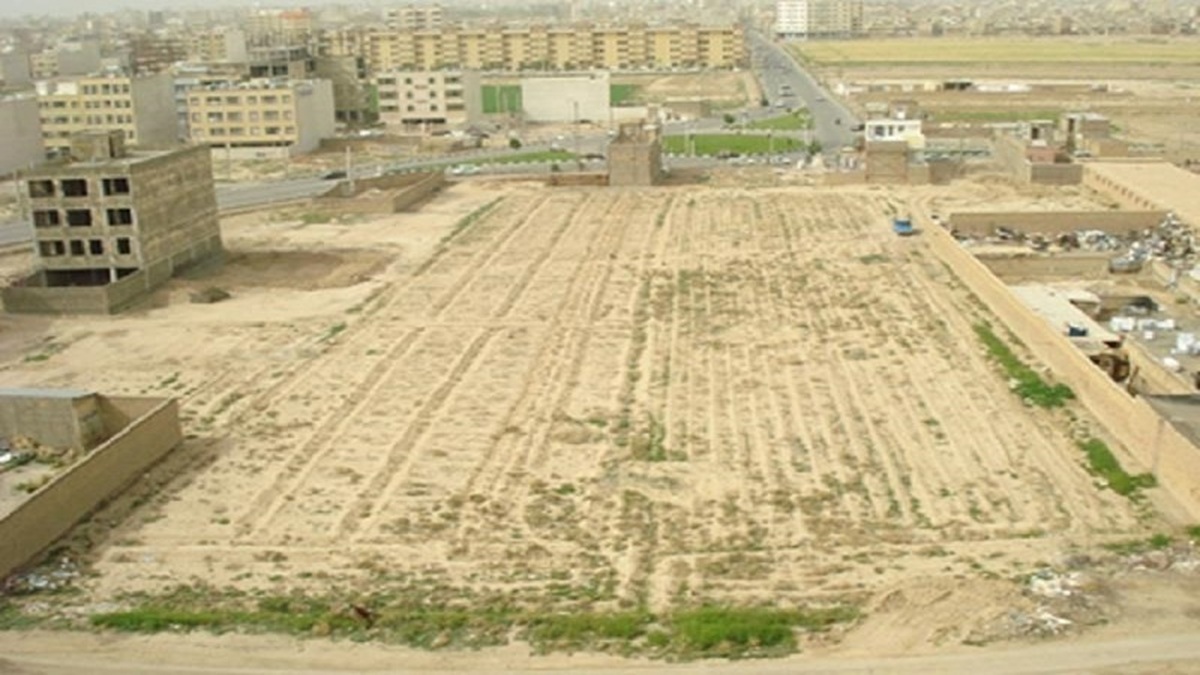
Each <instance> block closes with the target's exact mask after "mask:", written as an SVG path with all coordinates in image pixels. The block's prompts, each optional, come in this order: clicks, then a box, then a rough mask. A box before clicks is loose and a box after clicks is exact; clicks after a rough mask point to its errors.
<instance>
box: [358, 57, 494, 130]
mask: <svg viewBox="0 0 1200 675" xmlns="http://www.w3.org/2000/svg"><path fill="white" fill-rule="evenodd" d="M374 83H375V88H376V91H377V92H378V96H379V119H380V121H382V122H383V123H384V124H387V125H388V126H389V127H397V128H401V129H404V130H409V131H412V130H431V129H439V128H442V127H445V126H447V125H452V124H460V123H462V122H465V121H466V119H467V90H466V88H465V86H464V81H463V73H462V72H460V71H427V70H421V71H414V70H403V71H392V72H388V73H381V74H379V75H377V76H376V77H375V80H374ZM476 91H478V89H476Z"/></svg>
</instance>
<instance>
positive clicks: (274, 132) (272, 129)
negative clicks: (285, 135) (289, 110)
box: [267, 127, 279, 136]
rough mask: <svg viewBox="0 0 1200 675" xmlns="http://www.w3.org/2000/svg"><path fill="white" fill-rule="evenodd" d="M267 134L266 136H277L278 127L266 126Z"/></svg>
mask: <svg viewBox="0 0 1200 675" xmlns="http://www.w3.org/2000/svg"><path fill="white" fill-rule="evenodd" d="M267 135H268V136H278V135H279V127H267Z"/></svg>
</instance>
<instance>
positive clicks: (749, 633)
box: [0, 586, 859, 659]
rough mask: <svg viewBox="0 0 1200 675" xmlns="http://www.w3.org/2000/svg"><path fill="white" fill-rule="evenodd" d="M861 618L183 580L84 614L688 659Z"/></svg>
mask: <svg viewBox="0 0 1200 675" xmlns="http://www.w3.org/2000/svg"><path fill="white" fill-rule="evenodd" d="M425 600H428V598H426V599H425ZM858 616H859V612H858V609H857V608H856V607H852V606H848V605H836V606H831V607H821V608H797V609H775V608H759V607H748V608H731V607H721V606H703V607H698V608H691V609H684V610H679V611H676V612H674V613H670V614H664V615H655V614H652V613H650V612H648V611H645V610H629V611H618V612H609V611H587V610H577V609H576V610H571V611H548V610H529V609H521V608H518V607H516V606H514V605H512V604H506V603H503V602H500V603H490V604H485V605H483V606H482V607H480V608H479V609H467V608H460V607H451V606H449V605H442V604H439V603H436V602H434V603H431V602H426V601H422V600H420V599H415V598H409V599H407V600H405V601H397V600H396V599H395V598H390V597H379V598H365V599H362V600H361V602H359V603H345V602H340V603H339V602H334V601H331V600H330V599H328V598H313V597H308V596H304V595H299V594H293V595H285V596H273V597H263V598H258V599H252V598H249V597H247V596H245V595H244V594H241V593H235V592H233V591H228V592H221V591H216V590H213V589H208V588H204V587H188V586H181V587H179V588H178V589H176V590H174V591H171V592H170V593H167V594H164V595H161V596H156V597H145V596H143V597H141V598H140V601H139V602H137V603H136V604H135V605H134V606H132V607H130V608H129V609H125V610H122V611H116V612H104V613H98V614H93V615H91V616H90V617H89V619H88V620H89V623H90V624H91V625H92V626H94V627H97V628H102V629H107V630H115V631H121V632H130V633H157V632H164V631H177V632H187V631H192V630H206V631H212V632H217V633H220V632H225V631H234V630H237V631H243V632H264V633H286V634H293V635H316V636H331V637H345V638H350V639H354V640H379V641H382V642H387V643H393V644H404V645H409V646H413V647H421V648H434V649H436V648H441V647H448V646H459V647H479V646H486V645H498V644H504V643H506V642H507V641H508V639H509V638H510V637H511V636H513V635H518V636H521V637H523V638H524V639H526V640H528V641H529V643H530V644H531V645H532V646H533V647H534V648H535V649H537V650H538V651H542V652H547V651H563V650H567V651H573V650H581V649H591V650H603V651H616V652H620V653H625V654H644V655H649V656H655V657H670V658H683V659H690V658H706V657H761V656H780V655H784V654H788V653H791V652H794V651H795V650H796V648H797V641H796V636H797V632H798V631H810V632H821V631H826V630H828V629H829V628H831V627H833V626H835V625H837V624H843V623H848V622H852V621H854V620H856V619H857V618H858ZM29 621H30V619H28V618H26V617H23V616H22V615H21V614H20V613H19V612H18V611H16V610H15V609H13V607H10V606H8V605H0V625H3V626H17V625H26V624H27V623H28V622H29Z"/></svg>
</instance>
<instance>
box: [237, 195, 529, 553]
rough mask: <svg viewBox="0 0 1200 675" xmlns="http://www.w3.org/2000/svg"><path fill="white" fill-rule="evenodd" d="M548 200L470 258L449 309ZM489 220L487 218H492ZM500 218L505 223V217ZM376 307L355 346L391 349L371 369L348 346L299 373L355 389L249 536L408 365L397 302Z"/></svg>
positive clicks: (261, 505) (286, 474)
mask: <svg viewBox="0 0 1200 675" xmlns="http://www.w3.org/2000/svg"><path fill="white" fill-rule="evenodd" d="M545 201H546V200H545V198H540V199H536V200H534V204H533V206H532V208H529V209H527V210H523V211H522V212H520V214H519V215H520V216H521V217H519V218H517V219H515V220H514V221H512V222H511V223H510V224H508V226H507V227H504V228H503V229H502V232H501V236H500V238H499V239H498V240H488V245H487V246H484V247H483V249H482V250H481V251H473V252H472V254H471V255H470V257H469V259H470V261H472V262H473V261H475V260H477V259H480V258H482V262H481V263H480V264H474V265H470V264H469V265H467V266H466V267H465V268H464V269H463V272H464V274H462V275H460V276H458V277H456V281H455V283H453V284H451V286H450V287H449V288H447V289H446V290H445V292H444V294H443V295H442V296H441V298H439V301H438V302H440V304H441V305H442V306H443V307H444V306H446V305H448V304H449V303H450V302H451V301H453V298H455V297H457V295H458V294H460V293H461V292H462V289H463V288H465V287H466V286H467V285H468V284H469V283H470V281H471V279H473V278H474V277H475V276H477V275H478V273H479V270H480V269H481V267H482V265H484V264H486V261H488V260H491V259H492V258H494V257H495V256H496V255H497V254H498V253H499V251H500V250H502V249H503V247H504V246H506V245H507V244H508V243H509V242H510V241H511V240H512V238H513V237H514V236H516V234H517V233H518V232H519V231H521V230H523V229H525V228H526V227H528V226H529V225H530V223H532V222H533V216H534V214H535V213H537V211H538V209H539V208H540V207H541V206H542V205H543V204H544V202H545ZM515 214H517V211H516V209H514V215H515ZM498 215H503V214H496V213H494V212H493V213H490V214H488V216H489V217H490V218H495V217H497V216H498ZM484 220H487V218H485V219H484ZM499 222H501V223H502V222H503V221H499ZM453 257H456V256H452V255H446V256H444V257H443V258H442V259H441V260H442V261H445V260H448V259H450V258H453ZM439 262H440V261H439ZM436 266H437V265H436V264H435V265H429V266H425V267H424V268H423V269H422V270H421V271H420V272H419V273H418V274H416V275H414V277H410V279H409V283H408V284H406V287H411V286H415V285H416V284H417V283H418V281H419V278H420V277H421V275H424V274H432V273H433V272H431V270H433V269H435V268H436ZM402 297H403V296H402V295H398V296H397V298H402ZM435 304H437V303H435ZM376 306H377V307H378V309H377V310H376V312H375V316H374V317H373V319H375V320H374V321H371V322H365V323H363V324H360V325H363V326H364V328H363V329H362V330H361V331H357V332H356V335H355V338H356V341H355V346H356V347H358V348H360V349H361V348H362V347H368V346H370V347H386V349H379V350H378V351H380V352H381V353H382V356H381V357H380V358H378V359H374V360H373V362H369V363H368V367H367V368H366V369H360V368H350V367H348V365H347V364H345V363H343V360H344V358H351V357H352V358H355V359H361V352H358V350H357V349H356V350H355V351H354V353H350V351H349V350H348V349H346V348H343V349H341V350H336V351H331V352H327V353H326V355H324V358H321V359H319V361H318V363H317V364H315V367H313V368H310V369H308V370H301V371H298V372H297V374H296V380H297V381H296V382H295V384H294V386H296V387H302V386H306V387H307V389H308V390H309V391H320V392H322V393H323V394H324V395H325V398H326V399H330V398H333V397H334V396H336V395H337V393H338V392H339V386H338V385H339V384H342V383H344V384H342V386H343V387H344V386H350V387H352V389H351V391H350V392H348V393H346V394H343V395H342V396H341V398H342V401H343V404H342V406H341V407H340V408H338V409H335V410H334V411H333V412H332V413H330V414H329V415H328V416H326V417H325V419H324V420H323V422H322V423H321V424H320V425H318V426H317V428H316V430H315V431H314V434H313V435H312V436H310V439H311V438H315V437H317V436H318V435H319V436H320V440H319V441H317V442H315V443H313V442H311V441H310V442H307V443H305V444H303V445H301V446H300V450H299V454H298V455H295V454H294V455H293V457H292V459H291V460H290V461H288V462H287V464H286V465H285V466H284V468H283V470H281V471H280V473H279V474H278V475H277V476H276V478H275V480H274V482H273V483H272V484H271V485H270V486H269V487H268V488H267V489H266V490H264V491H263V493H262V496H261V497H256V498H255V499H254V500H252V501H251V503H250V507H249V508H248V509H247V510H246V511H245V513H244V515H243V516H242V518H241V519H240V520H241V522H243V523H248V522H251V521H252V522H253V523H254V524H252V525H249V534H250V535H253V536H261V533H262V532H263V531H264V530H265V528H266V527H267V524H268V523H269V522H270V521H271V520H273V519H274V518H275V516H276V515H277V514H278V512H279V511H280V509H281V508H282V507H283V506H284V504H285V503H286V499H287V497H288V496H289V495H292V494H293V493H294V492H295V490H296V489H298V486H299V485H301V484H302V483H303V481H304V480H306V479H307V478H308V477H309V476H310V475H311V473H312V471H313V469H314V468H315V467H317V466H318V465H319V463H320V462H322V461H323V460H324V458H325V457H326V456H327V455H328V453H329V452H330V451H331V450H332V449H333V447H334V444H333V442H332V441H333V434H332V431H333V430H334V429H346V428H347V427H348V426H349V425H350V423H351V421H352V419H353V418H351V417H348V416H347V413H353V412H356V411H357V412H361V411H362V410H363V409H364V408H365V406H366V405H368V404H370V403H371V402H372V401H378V396H379V394H378V392H379V390H380V389H381V387H382V383H383V382H385V381H386V380H387V379H388V378H390V377H392V376H393V375H394V374H395V373H396V372H397V370H398V369H399V368H400V366H401V364H402V363H403V360H402V359H401V358H399V357H400V356H401V355H402V354H403V353H405V352H407V351H408V350H409V349H412V348H413V345H412V344H411V343H410V342H408V340H407V338H402V339H401V340H400V342H399V343H396V339H395V337H394V333H393V331H394V329H393V328H392V327H391V326H389V325H386V324H385V322H386V321H387V319H389V318H390V317H389V316H388V315H389V314H391V313H392V310H394V308H393V306H392V304H391V303H390V302H389V303H388V304H382V303H380V304H377V305H376ZM388 323H390V322H388ZM407 335H408V336H412V339H413V340H416V339H419V338H422V337H424V335H425V333H424V330H423V329H420V328H418V329H417V330H415V331H413V332H410V333H408V334H407ZM367 351H369V350H367ZM357 372H363V373H364V376H363V377H364V379H362V380H360V381H357V382H349V381H348V380H349V379H350V378H351V377H353V374H355V373H357ZM322 379H323V381H321V383H320V385H318V386H313V385H314V383H313V380H318V381H320V380H322ZM368 392H374V395H372V396H368V395H367V394H368ZM315 407H317V406H316V405H315V404H314V405H311V406H309V409H310V410H311V409H313V408H315ZM242 529H243V531H245V530H246V526H245V525H243V528H242Z"/></svg>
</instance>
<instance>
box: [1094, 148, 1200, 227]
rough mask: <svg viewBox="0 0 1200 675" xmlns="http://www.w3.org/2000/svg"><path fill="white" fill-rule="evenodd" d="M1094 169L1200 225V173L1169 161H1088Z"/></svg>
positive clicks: (1193, 224)
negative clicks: (1186, 169)
mask: <svg viewBox="0 0 1200 675" xmlns="http://www.w3.org/2000/svg"><path fill="white" fill-rule="evenodd" d="M1083 166H1084V171H1094V172H1096V173H1097V174H1099V175H1100V176H1103V177H1105V178H1107V179H1109V180H1111V181H1113V182H1114V183H1119V184H1121V185H1124V186H1125V187H1127V188H1129V189H1130V190H1131V191H1133V192H1136V193H1137V194H1139V195H1141V196H1142V197H1143V198H1145V199H1147V200H1149V201H1151V202H1154V203H1155V204H1156V205H1157V206H1158V207H1159V208H1162V209H1164V210H1168V211H1174V212H1175V215H1177V216H1179V217H1180V218H1182V219H1183V220H1184V221H1185V222H1187V223H1188V224H1189V225H1192V226H1193V227H1200V175H1196V174H1194V173H1192V172H1191V171H1185V170H1184V169H1181V168H1179V167H1177V166H1175V165H1174V164H1170V163H1168V162H1131V163H1126V162H1087V163H1086V164H1084V165H1083Z"/></svg>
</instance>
